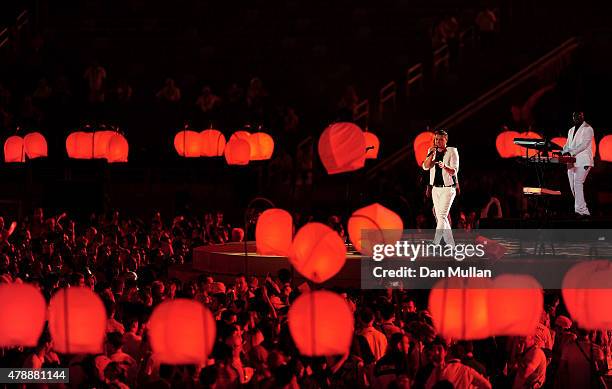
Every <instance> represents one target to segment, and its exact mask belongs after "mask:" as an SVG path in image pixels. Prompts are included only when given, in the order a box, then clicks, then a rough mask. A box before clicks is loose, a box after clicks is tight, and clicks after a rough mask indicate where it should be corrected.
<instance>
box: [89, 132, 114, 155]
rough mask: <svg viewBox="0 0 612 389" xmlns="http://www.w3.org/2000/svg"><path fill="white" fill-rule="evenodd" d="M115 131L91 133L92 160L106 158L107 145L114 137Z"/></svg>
mask: <svg viewBox="0 0 612 389" xmlns="http://www.w3.org/2000/svg"><path fill="white" fill-rule="evenodd" d="M115 134H116V132H115V131H106V130H105V131H96V132H94V133H93V142H94V158H106V157H107V151H108V143H109V142H110V140H111V138H112V137H113V136H115Z"/></svg>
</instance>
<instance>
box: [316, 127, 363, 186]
mask: <svg viewBox="0 0 612 389" xmlns="http://www.w3.org/2000/svg"><path fill="white" fill-rule="evenodd" d="M318 148H319V157H320V158H321V162H322V163H323V166H324V167H325V170H327V174H337V173H344V172H350V171H353V170H357V169H361V168H362V167H363V166H364V165H365V158H366V142H365V137H364V135H363V131H361V129H360V128H359V127H357V126H356V125H355V124H353V123H345V122H343V123H336V124H332V125H331V126H329V127H327V128H326V129H325V130H324V131H323V134H321V137H320V138H319V147H318Z"/></svg>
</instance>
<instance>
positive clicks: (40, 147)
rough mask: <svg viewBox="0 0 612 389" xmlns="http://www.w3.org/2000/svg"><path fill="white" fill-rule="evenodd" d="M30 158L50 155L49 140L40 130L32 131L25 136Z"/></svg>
mask: <svg viewBox="0 0 612 389" xmlns="http://www.w3.org/2000/svg"><path fill="white" fill-rule="evenodd" d="M23 143H24V146H25V152H26V155H27V156H28V158H30V159H34V158H40V157H46V156H47V155H48V150H47V140H46V139H45V137H44V136H43V134H41V133H40V132H31V133H29V134H27V135H26V136H25V137H24V138H23Z"/></svg>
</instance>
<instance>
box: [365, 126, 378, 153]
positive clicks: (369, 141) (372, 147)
mask: <svg viewBox="0 0 612 389" xmlns="http://www.w3.org/2000/svg"><path fill="white" fill-rule="evenodd" d="M363 136H364V137H365V142H366V159H376V158H378V149H379V148H380V140H379V139H378V137H377V136H376V135H374V134H372V133H371V132H364V134H363Z"/></svg>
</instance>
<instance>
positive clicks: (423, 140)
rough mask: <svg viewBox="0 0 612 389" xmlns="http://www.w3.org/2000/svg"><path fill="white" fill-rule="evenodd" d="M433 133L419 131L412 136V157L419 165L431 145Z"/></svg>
mask: <svg viewBox="0 0 612 389" xmlns="http://www.w3.org/2000/svg"><path fill="white" fill-rule="evenodd" d="M433 142H434V133H433V132H430V131H425V132H421V133H420V134H419V135H417V137H416V138H414V141H413V143H412V144H413V147H414V157H415V158H416V162H417V165H419V166H421V164H422V163H423V161H424V160H425V158H426V157H427V150H429V148H430V147H432V146H433Z"/></svg>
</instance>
